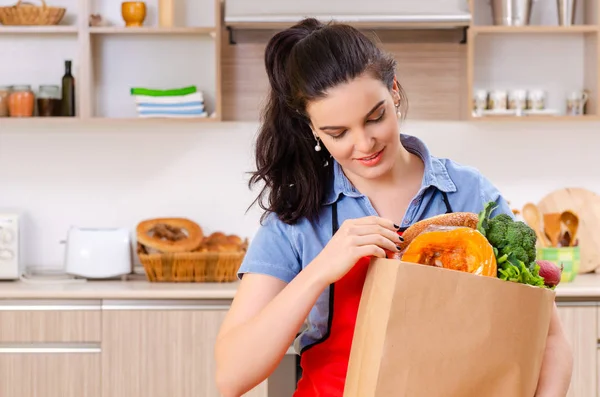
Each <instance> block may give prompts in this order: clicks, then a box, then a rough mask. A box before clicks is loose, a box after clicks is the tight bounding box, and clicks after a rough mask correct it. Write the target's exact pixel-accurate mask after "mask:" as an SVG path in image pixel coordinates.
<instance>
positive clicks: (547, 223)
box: [543, 212, 561, 247]
mask: <svg viewBox="0 0 600 397" xmlns="http://www.w3.org/2000/svg"><path fill="white" fill-rule="evenodd" d="M543 218H544V229H545V230H546V234H547V235H548V237H549V238H550V241H551V242H552V247H558V242H559V240H560V235H561V233H560V232H561V230H560V212H552V213H545V214H544V215H543Z"/></svg>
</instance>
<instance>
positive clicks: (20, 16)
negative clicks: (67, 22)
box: [0, 0, 67, 26]
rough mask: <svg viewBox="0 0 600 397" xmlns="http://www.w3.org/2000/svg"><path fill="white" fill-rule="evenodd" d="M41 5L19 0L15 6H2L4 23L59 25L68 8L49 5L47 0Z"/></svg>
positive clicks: (15, 24) (2, 21) (0, 13)
mask: <svg viewBox="0 0 600 397" xmlns="http://www.w3.org/2000/svg"><path fill="white" fill-rule="evenodd" d="M41 2H42V5H41V6H35V5H33V4H31V3H25V2H22V1H21V0H19V1H17V4H15V5H14V6H8V7H0V23H1V24H2V25H13V26H24V25H30V26H31V25H58V24H59V22H60V21H61V20H62V18H63V17H64V15H65V12H66V11H67V10H66V8H61V7H48V6H47V5H46V1H45V0H41Z"/></svg>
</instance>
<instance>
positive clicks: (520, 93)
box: [508, 89, 527, 113]
mask: <svg viewBox="0 0 600 397" xmlns="http://www.w3.org/2000/svg"><path fill="white" fill-rule="evenodd" d="M508 108H509V109H511V110H516V111H517V113H520V112H522V111H523V110H525V109H526V108H527V91H526V90H522V89H517V90H512V91H510V93H509V94H508Z"/></svg>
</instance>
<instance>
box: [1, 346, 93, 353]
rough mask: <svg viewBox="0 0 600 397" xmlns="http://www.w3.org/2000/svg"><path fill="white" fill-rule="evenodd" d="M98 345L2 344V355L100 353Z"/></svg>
mask: <svg viewBox="0 0 600 397" xmlns="http://www.w3.org/2000/svg"><path fill="white" fill-rule="evenodd" d="M101 351H102V349H101V348H100V344H98V343H2V344H0V354H55V353H67V354H71V353H100V352H101Z"/></svg>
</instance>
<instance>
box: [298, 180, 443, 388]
mask: <svg viewBox="0 0 600 397" xmlns="http://www.w3.org/2000/svg"><path fill="white" fill-rule="evenodd" d="M442 196H443V199H444V203H445V205H446V213H450V212H453V211H452V207H451V206H450V203H449V202H448V197H447V196H446V193H445V192H443V191H442ZM336 204H337V203H335V202H334V203H333V208H332V213H333V220H332V224H333V225H332V230H333V234H335V232H336V231H337V206H336ZM404 230H406V228H402V229H400V231H399V232H398V234H399V235H400V236H401V235H402V233H403V232H404ZM391 257H393V253H391V252H388V258H391ZM369 263H370V258H369V257H364V258H361V259H360V260H359V261H358V262H357V263H356V264H355V265H354V267H353V268H352V269H350V271H349V272H348V273H346V275H345V276H344V277H342V278H341V279H340V280H338V281H337V282H336V283H335V284H333V285H332V286H331V288H332V289H333V291H332V293H331V295H330V299H333V305H330V310H332V312H331V313H329V317H330V324H329V334H328V336H327V337H325V338H324V340H322V341H320V342H317V343H316V344H315V345H312V346H310V347H308V348H307V349H306V350H305V351H303V352H302V354H301V357H300V366H301V367H302V377H301V378H300V380H299V381H298V384H297V388H296V392H295V393H294V395H293V397H342V396H343V394H344V385H345V383H346V373H347V371H348V361H349V359H350V348H351V347H352V338H353V336H354V327H355V325H356V317H357V314H358V306H359V303H360V297H361V294H362V289H363V285H364V282H365V279H366V276H367V269H368V268H369Z"/></svg>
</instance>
